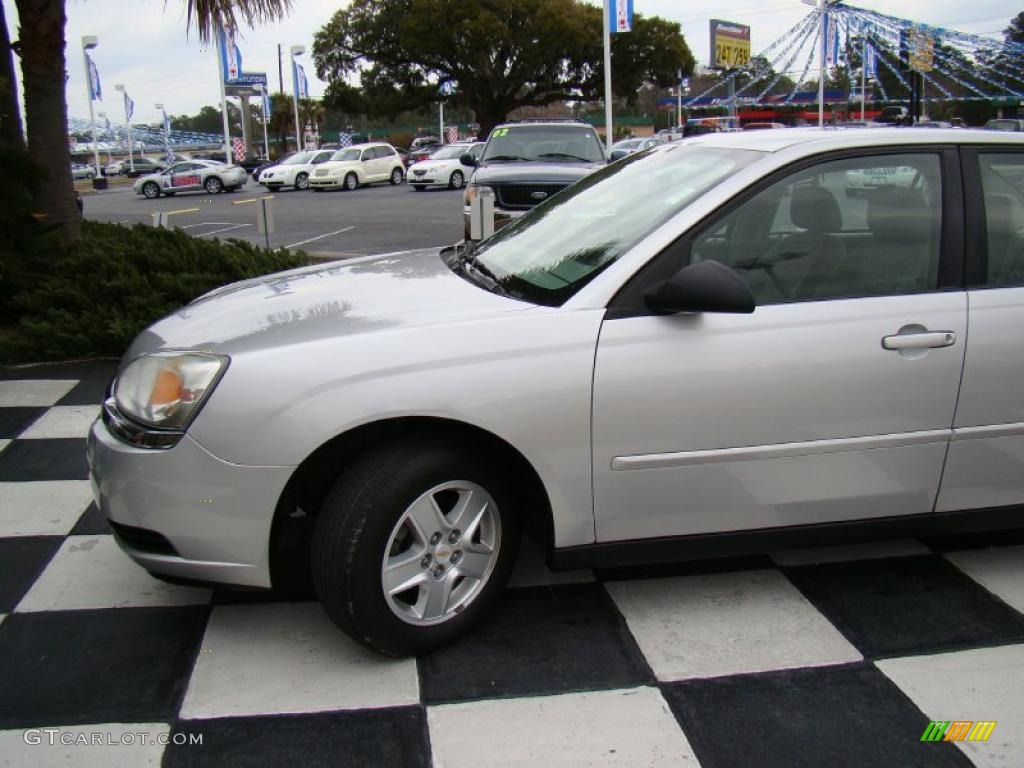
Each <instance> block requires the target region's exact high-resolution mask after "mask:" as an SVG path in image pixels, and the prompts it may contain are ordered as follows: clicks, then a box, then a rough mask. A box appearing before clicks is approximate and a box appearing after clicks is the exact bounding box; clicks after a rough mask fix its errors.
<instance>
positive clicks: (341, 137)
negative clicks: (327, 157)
mask: <svg viewBox="0 0 1024 768" xmlns="http://www.w3.org/2000/svg"><path fill="white" fill-rule="evenodd" d="M338 146H339V147H351V146H352V136H351V134H348V133H339V134H338Z"/></svg>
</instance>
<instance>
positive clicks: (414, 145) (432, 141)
mask: <svg viewBox="0 0 1024 768" xmlns="http://www.w3.org/2000/svg"><path fill="white" fill-rule="evenodd" d="M440 143H441V140H440V139H439V138H437V136H417V137H416V138H415V139H413V140H412V141H411V142H410V143H409V150H410V151H411V150H414V149H422V148H424V147H436V146H438V145H440Z"/></svg>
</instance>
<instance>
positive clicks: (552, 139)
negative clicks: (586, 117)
mask: <svg viewBox="0 0 1024 768" xmlns="http://www.w3.org/2000/svg"><path fill="white" fill-rule="evenodd" d="M516 160H541V161H544V160H548V161H551V162H566V161H569V162H574V161H575V162H585V163H603V162H604V161H605V156H604V150H603V149H602V148H601V143H600V141H598V138H597V134H596V133H594V129H593V128H591V127H590V126H589V125H572V124H570V125H512V126H504V127H501V128H495V129H494V132H493V133H492V134H491V138H490V140H489V141H488V142H487V148H486V149H485V150H484V156H483V161H484V162H485V163H486V162H489V161H491V162H503V161H516Z"/></svg>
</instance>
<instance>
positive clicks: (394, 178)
mask: <svg viewBox="0 0 1024 768" xmlns="http://www.w3.org/2000/svg"><path fill="white" fill-rule="evenodd" d="M403 178H404V177H403V175H402V169H401V168H395V169H393V170H392V171H391V183H392V184H396V185H397V184H401V183H402V179H403Z"/></svg>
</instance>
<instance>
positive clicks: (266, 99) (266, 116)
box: [259, 85, 271, 160]
mask: <svg viewBox="0 0 1024 768" xmlns="http://www.w3.org/2000/svg"><path fill="white" fill-rule="evenodd" d="M259 89H260V96H262V97H263V104H262V106H263V155H264V157H266V159H267V160H269V159H270V142H269V141H268V140H267V123H269V122H270V106H271V104H270V94H269V93H267V86H265V85H261V86H259Z"/></svg>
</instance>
